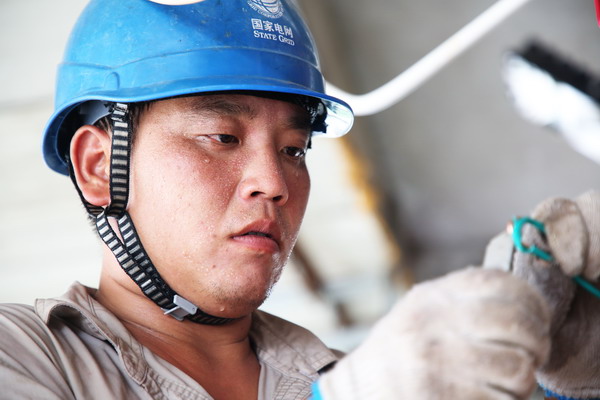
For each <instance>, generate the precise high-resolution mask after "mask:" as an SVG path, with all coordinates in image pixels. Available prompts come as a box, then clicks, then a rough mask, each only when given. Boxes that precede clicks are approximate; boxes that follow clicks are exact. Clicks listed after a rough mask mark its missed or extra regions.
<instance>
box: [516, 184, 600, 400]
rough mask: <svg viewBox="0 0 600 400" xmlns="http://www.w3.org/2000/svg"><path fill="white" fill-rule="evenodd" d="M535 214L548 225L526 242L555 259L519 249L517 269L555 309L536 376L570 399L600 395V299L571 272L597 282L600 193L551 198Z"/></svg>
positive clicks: (531, 231) (528, 233)
mask: <svg viewBox="0 0 600 400" xmlns="http://www.w3.org/2000/svg"><path fill="white" fill-rule="evenodd" d="M531 217H532V218H533V219H535V220H537V221H540V222H542V223H543V224H544V226H545V232H546V235H545V237H544V235H543V234H541V233H540V232H539V231H538V230H536V229H535V228H534V227H533V226H531V225H526V226H525V227H524V228H523V230H522V234H523V241H522V242H523V244H524V245H525V246H532V245H535V246H537V247H538V248H540V249H542V250H545V251H548V252H549V253H550V254H551V255H552V256H553V258H554V260H555V261H554V262H546V261H543V260H542V259H540V258H539V257H536V256H534V255H532V254H527V253H519V252H517V253H516V254H515V256H514V259H513V270H514V273H515V274H516V275H517V276H520V277H523V278H524V279H525V280H527V281H528V282H529V283H530V284H531V285H532V286H534V287H536V288H538V289H539V291H540V292H541V293H542V295H543V296H544V297H545V298H546V300H547V302H548V304H549V306H550V310H551V313H552V322H551V329H550V333H551V338H552V346H551V353H550V358H549V359H548V362H547V363H546V364H545V365H544V366H543V367H542V368H540V370H539V371H538V373H537V379H538V381H539V383H540V385H541V386H542V387H544V388H545V389H548V390H550V391H552V392H553V393H554V394H558V395H562V396H566V397H571V398H586V399H590V398H598V397H600V299H599V298H597V297H595V296H594V295H592V294H591V293H590V292H588V291H587V290H585V289H583V288H582V287H581V286H580V285H578V284H576V283H574V281H573V279H572V277H575V276H578V275H581V276H583V277H584V278H585V279H586V280H588V281H589V282H592V283H594V284H596V286H597V283H598V278H599V277H600V193H599V192H588V193H585V194H583V195H582V196H580V197H579V198H577V199H576V200H575V201H572V200H567V199H559V198H554V199H548V200H546V201H544V202H542V203H541V204H540V205H538V206H537V207H536V208H535V210H534V211H533V213H532V215H531Z"/></svg>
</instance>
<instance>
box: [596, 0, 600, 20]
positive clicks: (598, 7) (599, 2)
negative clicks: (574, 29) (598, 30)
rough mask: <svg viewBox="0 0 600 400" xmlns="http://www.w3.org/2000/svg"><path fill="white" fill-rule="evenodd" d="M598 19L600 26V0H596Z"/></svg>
mask: <svg viewBox="0 0 600 400" xmlns="http://www.w3.org/2000/svg"><path fill="white" fill-rule="evenodd" d="M596 19H597V20H598V26H600V0H596Z"/></svg>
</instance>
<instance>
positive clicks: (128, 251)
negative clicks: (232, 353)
mask: <svg viewBox="0 0 600 400" xmlns="http://www.w3.org/2000/svg"><path fill="white" fill-rule="evenodd" d="M110 119H111V123H112V130H113V136H112V147H111V160H110V163H111V165H110V199H111V201H110V204H109V205H108V207H106V209H104V208H103V207H100V206H95V205H93V204H91V203H89V202H88V201H87V200H86V199H85V197H84V196H83V193H82V192H81V190H80V189H79V186H78V185H77V181H76V179H75V175H74V173H73V169H72V168H73V167H72V165H70V168H71V179H72V180H73V182H74V183H75V187H76V188H77V191H78V193H79V196H80V197H81V200H82V202H83V204H84V205H85V207H86V210H87V212H88V214H89V215H90V216H92V217H93V218H94V219H95V221H96V230H97V231H98V234H99V235H100V238H101V239H102V241H103V242H104V243H105V244H106V245H107V246H108V248H109V249H110V250H111V252H112V253H113V255H114V256H115V258H116V259H117V261H118V263H119V265H121V268H123V270H124V271H125V273H127V275H128V276H129V277H130V278H131V279H132V280H133V281H134V282H135V283H136V284H137V285H138V287H139V288H140V289H141V290H142V292H143V293H144V295H145V296H146V297H148V298H149V299H150V300H152V301H153V302H154V303H155V304H156V305H158V306H159V307H161V308H162V310H163V311H164V312H165V314H167V315H170V316H172V317H173V318H175V319H177V320H179V321H182V320H183V319H184V318H185V319H187V320H190V321H192V322H196V323H200V324H206V325H223V324H226V323H228V322H231V321H233V320H235V319H233V318H221V317H215V316H213V315H210V314H207V313H205V312H204V311H202V310H200V309H199V308H198V307H197V306H195V305H194V304H192V303H191V302H189V301H188V300H186V299H185V298H183V297H181V296H179V295H178V294H177V293H176V292H175V291H174V290H173V289H171V288H170V287H169V285H168V284H167V283H166V282H165V281H164V280H163V279H162V277H161V276H160V274H159V273H158V271H157V270H156V268H155V266H154V264H152V261H151V260H150V258H149V257H148V255H147V253H146V251H145V250H144V246H143V245H142V242H141V241H140V239H139V236H138V234H137V231H136V230H135V226H134V224H133V221H132V220H131V217H130V216H129V213H128V212H127V211H126V209H127V202H128V200H129V176H130V173H129V166H130V155H131V133H132V132H131V124H130V121H129V110H128V105H127V104H124V103H115V104H113V105H112V106H111V113H110ZM109 217H113V218H116V219H117V222H118V227H119V231H120V233H121V237H122V238H123V241H121V239H120V238H119V236H118V235H117V234H116V232H115V231H114V230H113V228H112V226H111V225H110V223H109V222H108V218H109Z"/></svg>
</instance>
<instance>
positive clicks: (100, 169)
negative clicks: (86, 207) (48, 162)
mask: <svg viewBox="0 0 600 400" xmlns="http://www.w3.org/2000/svg"><path fill="white" fill-rule="evenodd" d="M110 148H111V138H110V135H109V134H108V133H107V132H106V131H105V130H103V129H100V128H98V127H96V126H92V125H84V126H82V127H81V128H79V129H78V130H77V132H75V135H74V136H73V138H72V139H71V163H72V164H73V171H74V173H75V179H76V180H77V185H78V186H79V189H80V190H81V193H82V194H83V197H85V199H86V200H87V201H88V202H90V203H91V204H93V205H96V206H106V205H108V204H109V202H110V178H109V175H110Z"/></svg>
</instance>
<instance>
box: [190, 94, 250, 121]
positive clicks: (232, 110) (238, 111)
mask: <svg viewBox="0 0 600 400" xmlns="http://www.w3.org/2000/svg"><path fill="white" fill-rule="evenodd" d="M190 111H192V112H194V113H198V114H214V115H227V116H247V117H249V118H254V117H256V111H255V110H254V109H252V107H250V106H249V105H247V104H240V103H238V102H235V101H230V100H228V99H227V98H225V97H216V96H197V97H192V98H191V101H190Z"/></svg>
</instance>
